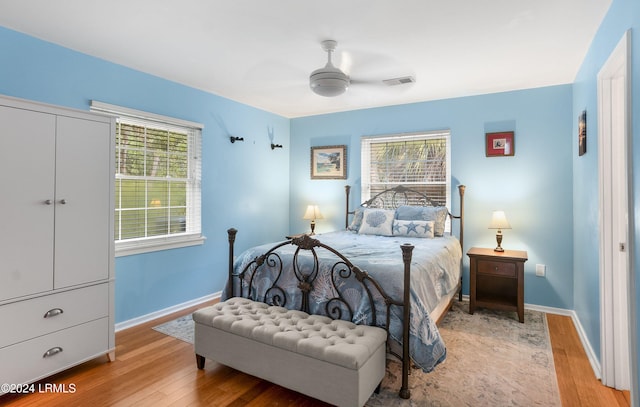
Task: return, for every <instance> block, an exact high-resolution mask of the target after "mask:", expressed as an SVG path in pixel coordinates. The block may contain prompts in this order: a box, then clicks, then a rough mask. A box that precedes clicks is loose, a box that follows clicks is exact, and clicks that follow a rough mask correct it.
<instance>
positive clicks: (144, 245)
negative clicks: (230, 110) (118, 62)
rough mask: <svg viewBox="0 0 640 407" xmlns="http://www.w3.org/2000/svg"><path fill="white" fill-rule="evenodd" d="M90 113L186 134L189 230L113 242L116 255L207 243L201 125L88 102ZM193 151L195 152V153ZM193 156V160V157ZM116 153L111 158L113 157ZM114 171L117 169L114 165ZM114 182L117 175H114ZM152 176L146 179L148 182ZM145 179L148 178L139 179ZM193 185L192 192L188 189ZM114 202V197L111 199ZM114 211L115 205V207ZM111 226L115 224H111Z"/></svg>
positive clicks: (202, 127) (96, 102) (202, 126)
mask: <svg viewBox="0 0 640 407" xmlns="http://www.w3.org/2000/svg"><path fill="white" fill-rule="evenodd" d="M91 111H94V112H100V113H105V114H108V115H110V116H115V118H116V121H118V122H120V120H122V121H123V122H126V123H133V124H136V125H141V124H142V125H145V126H148V127H153V126H154V124H155V125H156V126H159V127H166V128H173V129H176V128H177V129H183V130H185V131H187V132H188V134H189V136H188V137H189V140H188V149H189V171H190V172H192V174H190V177H191V176H192V177H193V181H192V184H193V185H190V184H189V183H187V188H188V191H187V195H191V198H192V199H191V200H189V199H188V200H187V201H188V203H187V209H186V210H187V217H188V218H189V221H190V222H195V224H190V225H191V227H189V228H187V229H188V230H189V229H191V230H189V231H188V232H185V233H178V234H164V235H158V236H151V237H139V238H131V239H126V240H115V255H116V257H120V256H129V255H134V254H141V253H149V252H154V251H160V250H168V249H175V248H180V247H188V246H195V245H201V244H203V243H204V241H205V240H206V237H205V236H203V235H202V205H201V202H202V186H201V185H202V129H204V125H202V124H200V123H196V122H191V121H187V120H182V119H176V118H172V117H168V116H162V115H158V114H155V113H149V112H143V111H140V110H135V109H130V108H126V107H121V106H116V105H110V104H107V103H103V102H98V101H91ZM194 149H195V150H194ZM194 152H195V153H196V154H195V157H194V154H193V153H194ZM115 153H116V152H115V151H113V155H114V156H115ZM116 168H117V166H116ZM113 176H114V178H116V179H117V174H113ZM152 178H153V177H149V179H150V180H151V179H152ZM188 178H189V177H188ZM140 179H147V176H143V177H140ZM194 186H195V190H191V188H193V187H194ZM114 199H115V196H114ZM116 208H117V206H116ZM112 227H114V225H112Z"/></svg>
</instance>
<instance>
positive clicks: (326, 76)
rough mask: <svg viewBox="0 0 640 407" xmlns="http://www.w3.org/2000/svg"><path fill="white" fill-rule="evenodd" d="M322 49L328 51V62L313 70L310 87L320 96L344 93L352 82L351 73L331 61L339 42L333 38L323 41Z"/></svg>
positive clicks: (310, 76)
mask: <svg viewBox="0 0 640 407" xmlns="http://www.w3.org/2000/svg"><path fill="white" fill-rule="evenodd" d="M321 44H322V49H323V50H325V51H326V52H327V64H326V65H325V66H324V67H322V68H318V69H316V70H315V71H313V72H311V75H309V87H310V88H311V90H312V91H314V92H315V93H317V94H318V95H320V96H326V97H333V96H338V95H341V94H343V93H344V92H345V91H346V90H347V89H348V88H349V85H350V84H351V79H349V75H347V74H345V73H344V72H342V71H341V70H340V69H338V68H336V67H335V66H334V65H333V64H332V63H331V54H332V53H333V51H335V49H336V46H337V45H338V43H337V42H336V41H333V40H325V41H322V43H321Z"/></svg>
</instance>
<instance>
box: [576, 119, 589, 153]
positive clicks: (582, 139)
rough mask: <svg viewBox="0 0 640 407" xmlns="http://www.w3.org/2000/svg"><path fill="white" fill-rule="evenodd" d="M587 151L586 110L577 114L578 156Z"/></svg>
mask: <svg viewBox="0 0 640 407" xmlns="http://www.w3.org/2000/svg"><path fill="white" fill-rule="evenodd" d="M586 152H587V111H586V110H583V111H582V113H581V114H580V116H578V156H581V155H584V154H585V153H586Z"/></svg>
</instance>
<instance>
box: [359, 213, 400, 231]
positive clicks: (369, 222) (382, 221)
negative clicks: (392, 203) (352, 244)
mask: <svg viewBox="0 0 640 407" xmlns="http://www.w3.org/2000/svg"><path fill="white" fill-rule="evenodd" d="M395 213H396V212H395V210H392V209H365V210H364V214H363V216H362V225H360V229H358V233H360V234H363V235H378V236H393V218H394V217H395Z"/></svg>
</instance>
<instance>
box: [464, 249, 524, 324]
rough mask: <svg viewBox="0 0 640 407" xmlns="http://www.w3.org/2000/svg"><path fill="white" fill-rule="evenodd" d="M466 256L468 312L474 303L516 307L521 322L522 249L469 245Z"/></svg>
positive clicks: (472, 308) (505, 307)
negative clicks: (485, 247) (502, 250)
mask: <svg viewBox="0 0 640 407" xmlns="http://www.w3.org/2000/svg"><path fill="white" fill-rule="evenodd" d="M467 256H469V260H470V262H471V263H470V268H469V273H470V280H471V281H470V302H469V313H470V314H473V312H474V311H475V310H476V307H486V308H494V309H500V310H505V311H516V312H517V313H518V319H519V320H520V322H524V262H525V261H527V259H528V255H527V252H525V251H520V250H505V251H504V252H496V251H494V250H493V249H483V248H479V247H472V248H471V249H469V251H468V252H467Z"/></svg>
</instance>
